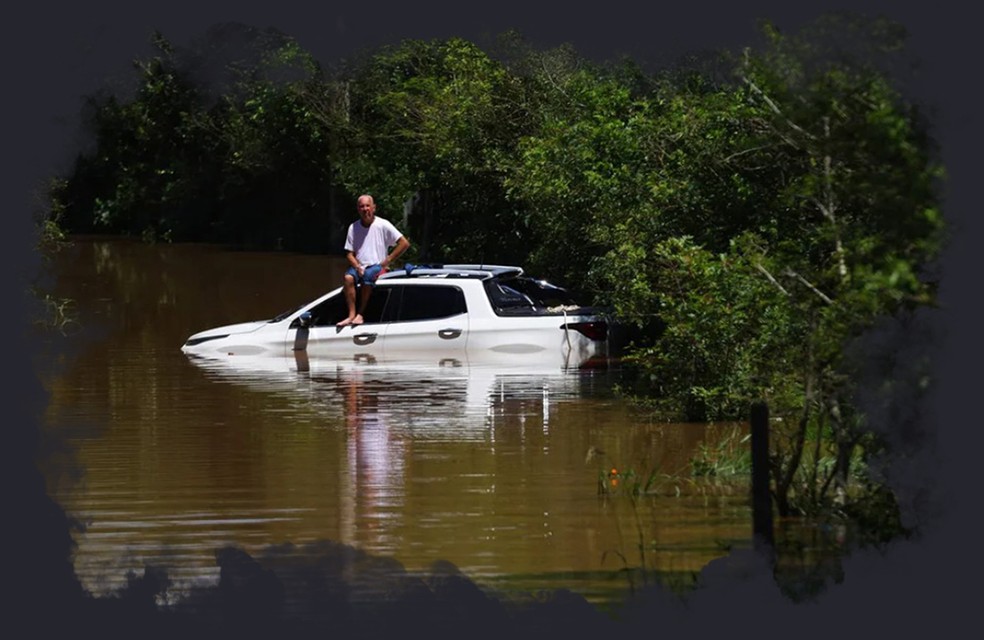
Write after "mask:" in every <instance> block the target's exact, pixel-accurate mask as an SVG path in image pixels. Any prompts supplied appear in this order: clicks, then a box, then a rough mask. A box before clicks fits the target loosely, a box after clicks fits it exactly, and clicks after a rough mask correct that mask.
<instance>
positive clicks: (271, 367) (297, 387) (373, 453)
mask: <svg viewBox="0 0 984 640" xmlns="http://www.w3.org/2000/svg"><path fill="white" fill-rule="evenodd" d="M189 359H190V361H191V362H193V363H194V364H195V365H197V366H198V367H199V368H201V369H202V370H203V371H205V372H206V374H207V375H208V376H209V377H212V378H213V379H215V380H216V381H223V382H229V383H233V384H237V385H245V386H247V387H249V388H250V389H253V390H255V391H256V392H261V393H271V392H272V393H275V394H278V395H285V396H288V397H289V398H290V399H291V404H292V405H293V406H296V407H298V411H313V412H314V413H315V414H316V415H318V416H319V422H321V421H322V420H323V422H325V423H328V424H337V425H343V427H341V426H339V427H338V428H344V429H345V431H346V438H345V447H346V454H345V462H344V464H345V467H346V468H345V470H344V471H343V472H342V473H340V474H339V483H340V487H339V488H340V492H339V495H340V498H341V501H342V504H341V505H340V506H341V513H340V514H339V515H340V518H341V522H340V534H341V538H342V540H341V541H342V542H345V543H349V544H359V545H360V546H363V547H367V548H370V549H386V548H389V547H390V544H391V543H392V542H393V541H389V540H387V539H386V538H387V536H389V535H391V534H392V531H393V526H390V525H395V524H397V523H396V521H397V520H399V519H400V518H401V515H400V513H401V511H400V510H401V508H402V501H403V498H404V493H405V491H406V487H407V484H408V479H407V478H406V475H407V473H408V472H407V464H408V460H409V459H410V457H411V454H412V450H413V445H414V443H418V444H420V443H423V442H427V441H435V440H442V441H450V442H471V443H475V444H479V445H480V446H485V447H487V450H488V452H489V453H491V454H494V453H495V449H496V440H497V431H502V430H506V431H503V432H502V436H503V437H506V436H508V440H509V441H511V442H513V443H515V442H517V441H519V443H520V445H521V446H522V443H523V442H525V439H526V435H527V434H526V423H527V420H528V419H529V418H531V417H533V416H535V417H536V418H537V419H536V420H530V422H531V424H535V425H536V427H535V428H537V429H540V428H542V430H543V435H549V434H548V431H549V429H550V405H551V402H556V401H558V400H561V399H563V398H565V397H566V398H574V397H578V396H579V395H580V394H581V393H582V385H583V383H584V382H585V380H586V378H587V377H589V376H591V375H593V374H594V373H596V372H597V371H598V370H599V369H603V368H605V367H606V366H607V364H608V362H607V359H605V358H590V359H584V360H576V361H572V360H571V359H570V357H569V356H558V357H556V358H549V357H545V356H544V354H542V353H540V354H530V355H523V354H508V355H503V354H491V353H489V354H483V355H482V356H481V357H477V356H474V355H473V356H471V357H465V358H461V359H458V358H442V359H440V360H436V359H434V358H433V357H430V358H428V356H427V354H425V353H421V354H416V355H410V356H408V357H401V358H400V359H399V360H379V359H377V358H375V357H373V356H371V355H366V354H362V355H356V356H354V357H352V358H350V359H345V360H339V359H332V358H325V357H316V356H310V355H308V353H307V352H306V351H304V350H296V351H294V352H293V355H292V356H288V357H278V356H269V355H228V356H225V357H209V358H202V357H197V356H189ZM305 405H306V406H305ZM541 425H542V426H541ZM390 520H393V522H389V521H390Z"/></svg>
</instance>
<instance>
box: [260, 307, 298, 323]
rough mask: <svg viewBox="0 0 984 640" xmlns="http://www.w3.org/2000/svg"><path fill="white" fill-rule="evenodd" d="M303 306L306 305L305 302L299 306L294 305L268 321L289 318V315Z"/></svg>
mask: <svg viewBox="0 0 984 640" xmlns="http://www.w3.org/2000/svg"><path fill="white" fill-rule="evenodd" d="M303 306H304V305H303V304H302V305H298V306H296V307H294V308H293V309H290V310H288V311H284V312H283V313H281V314H278V315H276V316H274V317H273V318H271V319H270V320H267V322H280V321H281V320H283V319H284V318H287V317H288V316H290V314H292V313H294V312H295V311H297V310H298V309H300V308H301V307H303Z"/></svg>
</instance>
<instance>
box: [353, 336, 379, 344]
mask: <svg viewBox="0 0 984 640" xmlns="http://www.w3.org/2000/svg"><path fill="white" fill-rule="evenodd" d="M376 335H377V334H375V333H360V334H358V335H354V336H352V342H354V343H355V344H358V345H364V344H372V343H373V342H375V341H376Z"/></svg>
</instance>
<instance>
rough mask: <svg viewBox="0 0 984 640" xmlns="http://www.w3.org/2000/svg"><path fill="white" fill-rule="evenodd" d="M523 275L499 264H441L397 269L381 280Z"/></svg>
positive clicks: (519, 271)
mask: <svg viewBox="0 0 984 640" xmlns="http://www.w3.org/2000/svg"><path fill="white" fill-rule="evenodd" d="M521 275H523V269H522V267H514V266H507V265H498V264H440V265H429V264H422V265H413V264H407V265H406V266H405V267H404V268H402V269H395V270H393V271H389V272H387V273H384V274H383V275H381V276H379V277H380V279H386V280H390V279H397V278H421V277H430V278H476V279H479V280H487V279H489V278H502V277H516V276H521Z"/></svg>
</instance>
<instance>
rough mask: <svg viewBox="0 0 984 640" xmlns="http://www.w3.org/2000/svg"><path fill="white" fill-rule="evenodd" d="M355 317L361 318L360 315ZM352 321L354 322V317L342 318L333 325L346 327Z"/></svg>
mask: <svg viewBox="0 0 984 640" xmlns="http://www.w3.org/2000/svg"><path fill="white" fill-rule="evenodd" d="M356 317H357V318H361V317H362V316H356ZM354 322H355V318H345V319H344V320H342V321H341V322H339V323H338V324H336V325H335V326H336V327H346V326H348V325H350V324H352V323H354ZM360 322H361V320H360Z"/></svg>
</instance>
